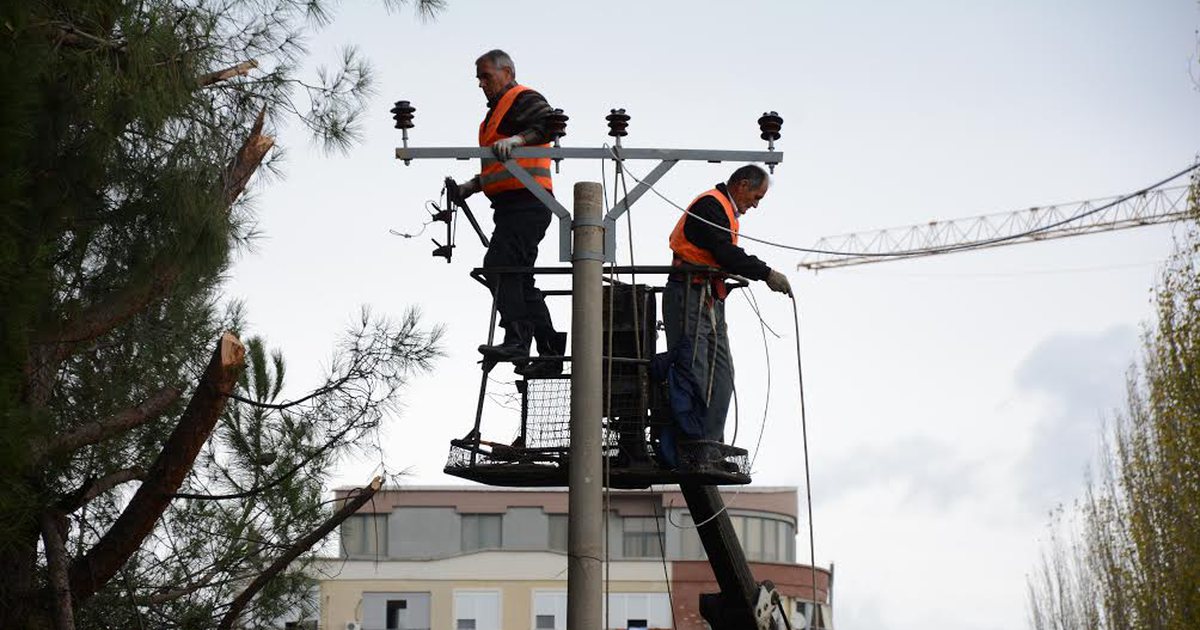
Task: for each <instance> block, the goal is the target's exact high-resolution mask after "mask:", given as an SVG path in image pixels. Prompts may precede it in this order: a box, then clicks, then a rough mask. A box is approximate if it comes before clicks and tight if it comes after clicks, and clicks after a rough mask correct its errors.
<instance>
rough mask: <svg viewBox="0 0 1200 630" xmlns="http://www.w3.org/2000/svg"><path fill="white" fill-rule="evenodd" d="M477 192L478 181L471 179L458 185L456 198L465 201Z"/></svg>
mask: <svg viewBox="0 0 1200 630" xmlns="http://www.w3.org/2000/svg"><path fill="white" fill-rule="evenodd" d="M477 192H479V179H477V178H475V177H472V178H471V179H468V180H467V181H465V182H463V183H461V184H459V185H458V198H459V199H466V198H467V197H470V196H471V195H474V194H475V193H477Z"/></svg>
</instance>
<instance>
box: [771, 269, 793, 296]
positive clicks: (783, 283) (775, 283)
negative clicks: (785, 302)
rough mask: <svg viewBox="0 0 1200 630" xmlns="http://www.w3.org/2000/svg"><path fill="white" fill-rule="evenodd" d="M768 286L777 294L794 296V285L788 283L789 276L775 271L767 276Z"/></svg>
mask: <svg viewBox="0 0 1200 630" xmlns="http://www.w3.org/2000/svg"><path fill="white" fill-rule="evenodd" d="M767 286H768V287H769V288H770V289H771V290H772V291H774V292H776V293H786V294H788V295H791V294H792V283H790V282H788V279H787V276H785V275H783V274H781V273H779V272H778V271H775V270H774V269H772V270H771V273H770V274H768V275H767Z"/></svg>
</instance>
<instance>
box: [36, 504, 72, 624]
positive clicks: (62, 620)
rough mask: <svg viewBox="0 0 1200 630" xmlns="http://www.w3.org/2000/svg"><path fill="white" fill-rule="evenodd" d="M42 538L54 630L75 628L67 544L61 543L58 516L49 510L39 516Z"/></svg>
mask: <svg viewBox="0 0 1200 630" xmlns="http://www.w3.org/2000/svg"><path fill="white" fill-rule="evenodd" d="M41 524H42V540H43V541H45V543H46V565H47V569H48V573H49V577H50V590H51V592H52V593H53V595H54V597H53V601H54V628H55V630H75V609H74V607H73V605H72V601H71V587H70V586H69V585H68V584H67V546H66V545H65V544H63V528H62V527H60V526H59V517H56V516H55V515H54V514H51V513H50V512H43V513H42V516H41Z"/></svg>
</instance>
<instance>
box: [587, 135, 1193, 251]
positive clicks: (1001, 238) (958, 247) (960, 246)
mask: <svg viewBox="0 0 1200 630" xmlns="http://www.w3.org/2000/svg"><path fill="white" fill-rule="evenodd" d="M609 152H610V153H612V154H613V157H614V159H619V158H618V156H617V153H616V152H615V151H613V150H612V149H609ZM1198 168H1200V162H1197V163H1196V164H1193V165H1191V166H1189V167H1187V168H1185V169H1183V170H1181V171H1179V172H1178V173H1175V174H1174V175H1170V176H1169V177H1166V178H1164V179H1162V180H1159V181H1158V182H1157V183H1154V184H1151V185H1149V186H1146V187H1145V188H1142V189H1140V190H1137V191H1135V192H1131V193H1129V194H1127V195H1122V196H1120V197H1117V198H1116V199H1114V200H1113V201H1110V202H1108V203H1106V204H1102V205H1100V206H1097V207H1095V208H1092V209H1091V210H1086V211H1084V212H1080V213H1078V214H1075V215H1073V216H1070V217H1067V218H1065V219H1062V220H1059V221H1055V222H1053V223H1049V224H1046V225H1043V226H1040V227H1036V228H1033V229H1031V230H1026V231H1024V232H1020V233H1018V234H1009V235H1008V236H999V237H996V238H991V239H985V240H982V241H974V242H971V243H960V244H957V245H946V246H944V247H929V248H921V249H908V250H904V251H900V252H846V251H839V250H832V249H817V248H813V247H800V246H797V245H789V244H787V243H780V242H778V241H771V240H768V239H764V238H757V237H754V236H749V235H747V234H746V233H745V232H742V231H740V230H739V231H738V238H742V239H746V240H748V241H754V242H755V243H762V244H763V245H769V246H771V247H778V248H780V249H786V250H790V251H795V252H804V253H806V254H823V255H826V256H855V257H861V258H903V257H909V256H915V255H919V254H920V255H928V254H947V253H950V252H957V251H966V250H971V249H978V248H982V247H987V246H990V245H995V244H997V243H1004V242H1007V241H1013V240H1016V239H1020V238H1025V237H1027V236H1033V235H1035V234H1039V233H1041V232H1045V231H1047V230H1052V229H1054V228H1057V227H1061V226H1063V225H1066V224H1068V223H1073V222H1075V221H1078V220H1080V219H1083V218H1086V217H1088V216H1091V215H1093V214H1096V213H1098V212H1103V211H1105V210H1108V209H1109V208H1111V207H1113V206H1116V205H1118V204H1122V203H1125V202H1126V201H1129V200H1130V199H1133V198H1134V197H1138V196H1141V195H1144V194H1146V193H1148V192H1150V191H1152V190H1154V189H1156V188H1161V187H1162V186H1165V185H1166V184H1168V183H1170V182H1173V181H1175V180H1176V179H1179V178H1180V177H1183V176H1184V175H1187V174H1188V173H1191V172H1192V171H1194V170H1196V169H1198ZM629 176H630V177H632V178H633V179H634V181H636V182H638V183H639V184H642V185H644V186H646V187H647V188H649V189H650V192H653V193H654V194H655V195H657V196H658V197H659V198H660V199H662V200H663V201H665V202H667V203H669V204H671V205H672V206H674V207H675V208H676V209H678V210H679V211H680V212H683V213H684V214H686V215H688V216H689V217H691V218H693V219H696V220H697V221H700V222H702V223H705V224H708V225H710V226H712V227H715V228H717V229H719V230H723V231H725V232H729V233H730V234H732V233H733V230H731V229H730V228H729V227H728V226H724V225H720V224H718V223H714V222H713V221H709V220H708V219H705V218H704V217H701V216H698V215H696V214H693V213H691V212H688V209H687V208H685V207H683V206H680V205H679V204H677V203H675V202H674V201H673V200H671V199H669V198H668V197H667V196H666V195H664V194H662V193H660V192H658V190H657V189H655V188H654V186H652V185H650V184H647V183H646V182H644V181H642V179H640V178H639V177H638V176H637V175H634V174H633V173H630V174H629Z"/></svg>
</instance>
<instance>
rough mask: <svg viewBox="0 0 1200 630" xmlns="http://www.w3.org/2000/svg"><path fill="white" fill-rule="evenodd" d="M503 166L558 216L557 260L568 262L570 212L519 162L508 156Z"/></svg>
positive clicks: (569, 258) (569, 259) (569, 251)
mask: <svg viewBox="0 0 1200 630" xmlns="http://www.w3.org/2000/svg"><path fill="white" fill-rule="evenodd" d="M504 168H506V169H508V172H509V173H512V174H513V177H516V178H517V180H518V181H520V182H521V184H523V185H524V186H525V188H527V189H528V190H529V192H531V193H533V196H534V197H537V199H538V201H540V202H542V203H544V204H546V207H547V208H550V211H551V212H553V213H554V216H556V217H558V260H559V261H560V262H570V261H571V213H570V212H567V209H566V208H564V207H563V206H562V204H561V203H558V200H557V199H555V198H554V195H551V194H550V193H548V192H546V189H545V188H542V185H541V184H539V183H537V181H536V180H534V179H533V176H532V175H530V174H529V172H528V171H526V170H525V169H524V168H523V167H522V166H521V165H520V164H517V161H516V160H515V159H512V158H510V159H508V160H505V161H504Z"/></svg>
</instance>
